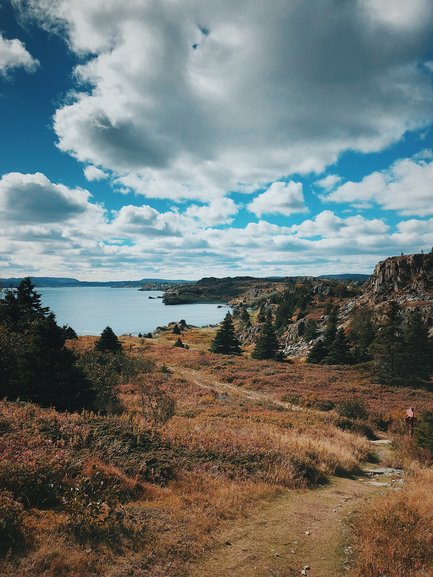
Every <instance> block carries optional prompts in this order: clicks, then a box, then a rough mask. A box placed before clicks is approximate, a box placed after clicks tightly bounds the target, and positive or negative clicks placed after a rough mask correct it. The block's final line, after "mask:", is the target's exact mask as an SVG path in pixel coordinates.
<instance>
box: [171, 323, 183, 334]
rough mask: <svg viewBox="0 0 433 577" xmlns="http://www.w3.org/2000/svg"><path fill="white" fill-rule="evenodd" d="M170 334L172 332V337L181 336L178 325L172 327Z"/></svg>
mask: <svg viewBox="0 0 433 577" xmlns="http://www.w3.org/2000/svg"><path fill="white" fill-rule="evenodd" d="M172 332H173V334H174V335H180V334H182V331H181V330H180V328H179V325H177V324H176V325H174V327H173V331H172Z"/></svg>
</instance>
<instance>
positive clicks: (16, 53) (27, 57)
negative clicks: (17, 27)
mask: <svg viewBox="0 0 433 577" xmlns="http://www.w3.org/2000/svg"><path fill="white" fill-rule="evenodd" d="M38 66H39V62H38V61H37V60H36V59H35V58H33V57H32V55H31V54H30V53H29V52H28V51H27V50H26V47H25V46H24V44H23V43H22V42H21V40H18V39H16V38H14V39H13V40H8V39H7V38H4V37H3V35H2V34H1V33H0V75H1V74H3V75H6V74H7V73H8V72H10V71H11V70H12V69H14V68H24V69H25V70H27V72H34V71H35V70H36V68H37V67H38Z"/></svg>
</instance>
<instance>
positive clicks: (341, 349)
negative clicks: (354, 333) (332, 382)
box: [322, 329, 352, 365]
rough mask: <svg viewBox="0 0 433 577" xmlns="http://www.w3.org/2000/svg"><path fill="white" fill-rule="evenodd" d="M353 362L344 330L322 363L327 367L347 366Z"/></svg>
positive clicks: (340, 330)
mask: <svg viewBox="0 0 433 577" xmlns="http://www.w3.org/2000/svg"><path fill="white" fill-rule="evenodd" d="M351 362H352V357H351V355H350V349H349V344H348V342H347V338H346V335H345V334H344V330H343V329H339V330H338V331H337V334H336V335H335V339H334V340H333V341H332V343H331V346H330V347H329V350H328V353H327V354H326V356H325V357H324V359H323V360H322V363H324V364H326V365H347V364H349V363H351Z"/></svg>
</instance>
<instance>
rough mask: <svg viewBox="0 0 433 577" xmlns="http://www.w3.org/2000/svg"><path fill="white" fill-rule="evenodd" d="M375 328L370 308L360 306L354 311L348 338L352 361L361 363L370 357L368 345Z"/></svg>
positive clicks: (372, 337) (371, 340)
mask: <svg viewBox="0 0 433 577" xmlns="http://www.w3.org/2000/svg"><path fill="white" fill-rule="evenodd" d="M374 335H375V329H374V325H373V322H372V314H371V311H370V309H368V308H367V307H362V308H360V309H359V310H357V311H356V312H355V314H354V315H353V317H352V322H351V324H350V334H349V340H350V342H351V343H352V348H353V350H352V354H353V358H354V361H355V362H357V363H363V362H365V361H368V360H370V359H371V354H370V351H369V347H370V345H371V343H372V342H373V339H374Z"/></svg>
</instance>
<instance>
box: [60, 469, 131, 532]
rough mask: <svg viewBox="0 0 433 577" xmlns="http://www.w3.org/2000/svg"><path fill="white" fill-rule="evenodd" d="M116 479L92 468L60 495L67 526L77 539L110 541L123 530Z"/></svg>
mask: <svg viewBox="0 0 433 577" xmlns="http://www.w3.org/2000/svg"><path fill="white" fill-rule="evenodd" d="M119 493H120V487H119V482H118V480H116V479H115V478H113V477H111V478H110V477H108V476H107V475H104V474H103V473H102V472H101V471H98V470H95V471H94V472H93V473H92V474H91V475H89V476H84V477H81V478H80V479H79V480H78V482H77V483H76V484H75V485H73V486H71V487H69V489H68V491H67V492H66V493H65V496H64V497H63V504H64V507H65V509H66V511H67V512H68V521H67V529H68V530H69V531H70V532H71V533H73V535H74V536H75V538H76V539H77V540H78V541H84V542H86V541H105V542H109V543H110V542H112V541H114V540H115V539H118V538H119V536H120V534H121V533H122V532H123V531H124V530H125V523H124V521H125V512H124V510H123V507H122V505H121V503H120V498H119Z"/></svg>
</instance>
